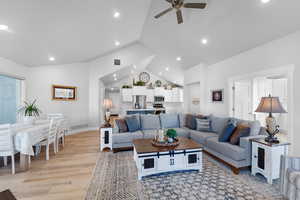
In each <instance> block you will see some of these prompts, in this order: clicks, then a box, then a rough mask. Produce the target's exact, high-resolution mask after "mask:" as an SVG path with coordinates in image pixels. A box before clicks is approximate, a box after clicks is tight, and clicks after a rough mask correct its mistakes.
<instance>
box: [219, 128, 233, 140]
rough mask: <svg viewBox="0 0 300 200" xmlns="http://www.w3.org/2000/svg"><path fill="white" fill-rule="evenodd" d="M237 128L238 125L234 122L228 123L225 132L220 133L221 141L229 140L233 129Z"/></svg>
mask: <svg viewBox="0 0 300 200" xmlns="http://www.w3.org/2000/svg"><path fill="white" fill-rule="evenodd" d="M235 129H236V126H235V125H234V124H232V123H229V124H227V126H226V127H225V129H224V130H223V132H222V133H221V134H220V135H219V142H229V140H230V136H231V135H232V134H233V131H234V130H235Z"/></svg>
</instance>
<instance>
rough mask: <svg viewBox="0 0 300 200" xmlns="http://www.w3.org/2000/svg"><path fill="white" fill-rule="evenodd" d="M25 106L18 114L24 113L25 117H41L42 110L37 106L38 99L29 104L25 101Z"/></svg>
mask: <svg viewBox="0 0 300 200" xmlns="http://www.w3.org/2000/svg"><path fill="white" fill-rule="evenodd" d="M24 104H25V106H24V107H22V108H21V109H19V110H18V112H21V113H24V116H34V117H38V116H40V113H41V110H40V109H39V108H38V107H37V106H36V99H35V100H34V101H33V102H31V103H29V102H26V101H24Z"/></svg>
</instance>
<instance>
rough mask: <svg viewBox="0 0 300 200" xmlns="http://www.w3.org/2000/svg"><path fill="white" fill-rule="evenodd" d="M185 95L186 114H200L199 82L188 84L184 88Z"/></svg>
mask: <svg viewBox="0 0 300 200" xmlns="http://www.w3.org/2000/svg"><path fill="white" fill-rule="evenodd" d="M185 93H186V100H187V104H186V109H187V112H188V113H199V112H200V93H201V90H200V82H197V83H193V84H189V85H186V86H185Z"/></svg>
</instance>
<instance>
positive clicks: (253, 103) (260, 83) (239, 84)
mask: <svg viewBox="0 0 300 200" xmlns="http://www.w3.org/2000/svg"><path fill="white" fill-rule="evenodd" d="M233 89H234V90H233V91H234V92H233V95H234V98H233V116H234V117H236V118H239V119H244V120H258V121H260V123H261V124H262V126H266V122H265V119H266V117H267V115H268V114H267V113H256V112H255V110H256V109H257V107H258V105H259V103H260V101H261V98H262V97H267V96H269V95H271V96H274V97H279V100H280V102H281V104H282V106H283V108H284V109H285V110H286V111H288V79H287V78H285V77H284V76H273V77H272V76H270V77H269V76H261V77H254V78H249V79H245V80H238V81H234V87H233ZM273 116H274V117H275V118H276V121H277V123H278V125H279V126H280V130H281V131H282V132H283V133H284V132H286V131H287V130H288V115H287V114H273Z"/></svg>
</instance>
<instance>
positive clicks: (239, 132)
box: [229, 124, 250, 145]
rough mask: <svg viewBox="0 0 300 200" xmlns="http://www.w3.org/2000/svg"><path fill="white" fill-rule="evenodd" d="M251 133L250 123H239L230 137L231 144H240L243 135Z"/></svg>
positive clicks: (246, 135)
mask: <svg viewBox="0 0 300 200" xmlns="http://www.w3.org/2000/svg"><path fill="white" fill-rule="evenodd" d="M249 135H250V127H249V126H248V125H246V126H245V125H244V124H239V125H237V127H236V129H235V131H234V132H233V133H232V135H231V137H230V140H229V142H230V144H233V145H239V143H240V138H241V137H248V136H249Z"/></svg>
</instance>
